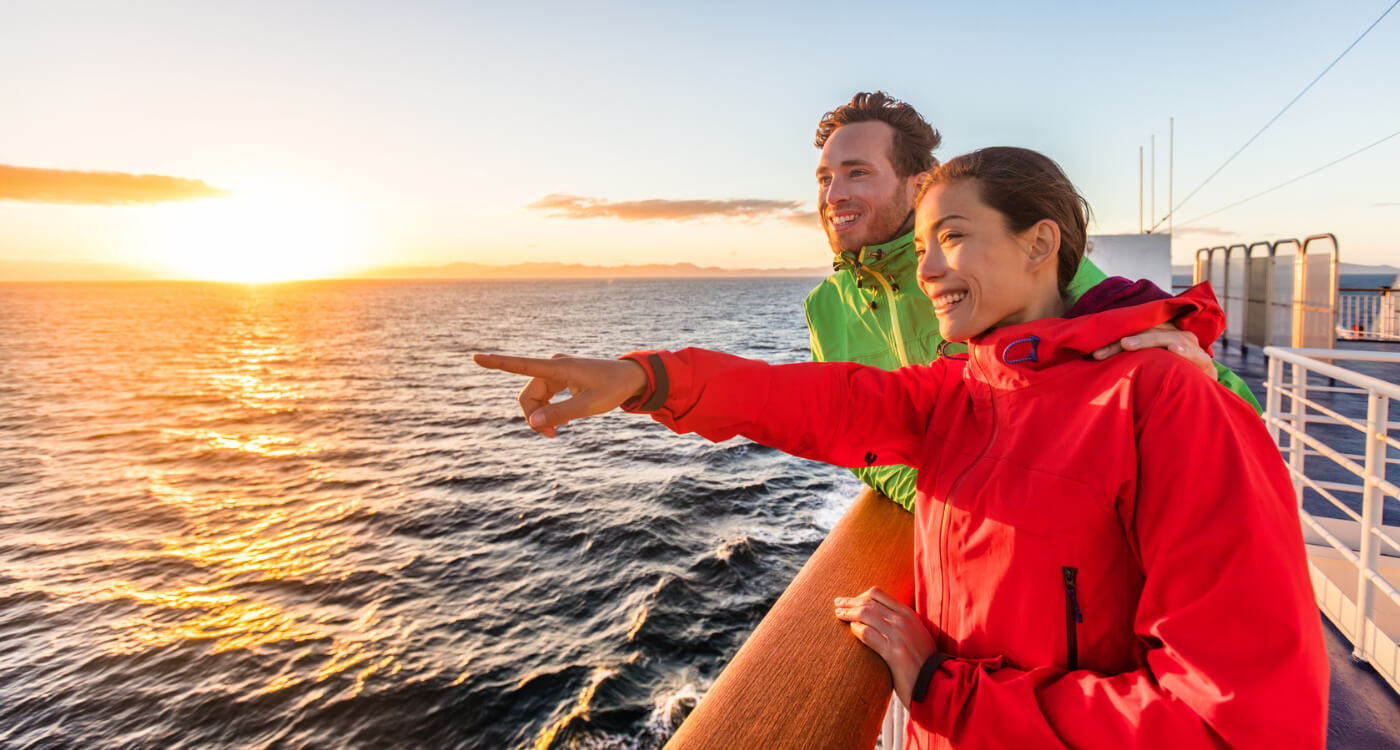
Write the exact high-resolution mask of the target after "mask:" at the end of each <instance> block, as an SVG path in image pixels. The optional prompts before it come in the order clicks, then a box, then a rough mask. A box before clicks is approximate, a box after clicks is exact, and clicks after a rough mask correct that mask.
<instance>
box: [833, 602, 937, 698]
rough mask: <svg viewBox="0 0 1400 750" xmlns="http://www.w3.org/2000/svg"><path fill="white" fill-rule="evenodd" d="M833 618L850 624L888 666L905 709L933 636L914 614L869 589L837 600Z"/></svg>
mask: <svg viewBox="0 0 1400 750" xmlns="http://www.w3.org/2000/svg"><path fill="white" fill-rule="evenodd" d="M836 617H837V619H839V620H844V621H846V622H849V623H850V624H851V632H852V633H854V634H855V636H856V637H857V638H859V639H860V642H861V643H864V644H865V645H867V646H869V647H870V648H871V649H873V650H874V651H875V653H877V654H879V655H880V658H882V659H884V660H885V664H887V665H889V668H890V676H891V677H892V678H893V679H894V692H895V695H896V696H898V697H899V702H900V703H903V704H904V706H905V707H906V708H908V706H909V701H910V696H911V695H913V693H914V679H915V678H916V677H918V676H919V669H920V668H922V667H923V665H924V662H925V661H927V660H928V657H929V655H931V654H932V653H933V652H934V644H933V634H931V633H929V631H928V628H926V627H924V622H923V620H920V619H919V616H918V615H917V614H915V613H914V610H912V609H910V608H909V607H907V606H905V605H904V604H903V603H901V602H899V601H898V600H896V599H895V598H894V597H892V596H890V595H889V594H886V593H885V592H883V591H881V590H880V589H879V587H875V588H872V589H870V590H868V591H866V592H865V593H863V594H860V595H859V596H853V597H837V598H836Z"/></svg>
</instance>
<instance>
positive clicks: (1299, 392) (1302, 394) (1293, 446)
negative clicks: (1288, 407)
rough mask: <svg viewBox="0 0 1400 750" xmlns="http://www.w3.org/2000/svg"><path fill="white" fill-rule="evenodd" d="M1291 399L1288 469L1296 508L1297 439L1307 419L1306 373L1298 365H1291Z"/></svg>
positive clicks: (1299, 496) (1299, 495) (1299, 478)
mask: <svg viewBox="0 0 1400 750" xmlns="http://www.w3.org/2000/svg"><path fill="white" fill-rule="evenodd" d="M1290 395H1291V397H1292V399H1293V414H1292V416H1293V420H1292V421H1293V429H1294V430H1295V431H1296V432H1295V433H1294V434H1292V435H1289V436H1288V468H1289V469H1291V470H1292V471H1291V473H1292V474H1293V477H1292V479H1293V494H1294V499H1295V500H1296V501H1297V503H1298V508H1299V509H1302V507H1303V450H1304V448H1303V441H1302V440H1299V439H1298V436H1299V435H1302V434H1304V433H1306V432H1307V429H1308V426H1307V423H1306V422H1305V421H1304V420H1305V419H1306V418H1307V407H1306V406H1305V405H1304V404H1303V399H1305V398H1307V397H1308V373H1307V371H1306V370H1304V369H1303V366H1302V365H1300V364H1296V363H1295V364H1294V365H1293V392H1292V393H1291V394H1290Z"/></svg>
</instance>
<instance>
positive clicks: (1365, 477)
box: [1264, 346, 1400, 690]
mask: <svg viewBox="0 0 1400 750" xmlns="http://www.w3.org/2000/svg"><path fill="white" fill-rule="evenodd" d="M1264 354H1265V356H1267V357H1268V358H1269V379H1268V382H1267V384H1266V389H1267V408H1266V411H1265V420H1266V421H1267V423H1268V427H1269V432H1270V434H1271V435H1272V436H1273V438H1274V442H1275V443H1276V444H1278V446H1279V449H1280V450H1281V451H1282V453H1283V455H1284V457H1285V458H1286V459H1287V460H1288V469H1289V473H1290V474H1291V475H1292V477H1293V488H1294V493H1295V495H1296V500H1297V502H1298V506H1299V507H1298V512H1299V515H1300V517H1301V519H1302V521H1303V526H1304V532H1305V534H1306V533H1307V532H1308V531H1309V530H1311V531H1312V532H1313V533H1314V534H1315V536H1316V537H1320V538H1321V540H1323V541H1324V542H1325V543H1326V545H1328V546H1330V547H1331V548H1332V550H1335V552H1336V554H1337V555H1339V556H1340V559H1341V560H1345V561H1346V562H1348V563H1350V564H1351V566H1352V567H1353V568H1354V570H1355V571H1356V585H1355V589H1354V590H1353V591H1345V590H1343V588H1344V587H1346V585H1347V582H1344V583H1342V584H1339V583H1338V582H1337V580H1336V579H1332V578H1329V577H1328V576H1327V575H1326V573H1324V572H1323V570H1322V569H1321V568H1320V567H1319V563H1318V560H1317V559H1316V556H1311V555H1310V558H1309V567H1310V569H1311V574H1312V578H1313V587H1314V591H1315V593H1316V594H1317V596H1318V605H1319V607H1320V608H1321V609H1322V611H1323V612H1324V613H1325V614H1326V615H1327V616H1328V618H1329V619H1331V620H1332V621H1333V622H1334V623H1335V624H1336V625H1337V627H1338V629H1340V630H1341V631H1342V632H1343V633H1344V634H1345V635H1346V636H1347V637H1348V638H1349V639H1351V641H1352V643H1353V646H1354V648H1353V650H1352V657H1353V658H1354V659H1356V660H1358V661H1362V662H1367V663H1370V664H1371V665H1372V666H1373V667H1375V669H1376V671H1377V672H1379V673H1380V674H1381V676H1382V677H1384V678H1385V679H1386V681H1388V682H1389V683H1390V684H1391V686H1392V687H1394V688H1395V689H1396V690H1400V652H1397V648H1396V639H1397V638H1400V627H1397V626H1396V623H1395V622H1394V621H1392V622H1390V623H1389V632H1387V629H1386V628H1383V627H1381V626H1380V625H1378V624H1377V617H1376V604H1377V598H1376V597H1377V596H1383V597H1386V598H1388V599H1389V600H1390V601H1391V602H1393V603H1394V605H1395V606H1396V607H1400V591H1397V590H1396V588H1395V586H1394V585H1393V584H1392V583H1391V582H1390V581H1388V580H1386V578H1385V576H1384V575H1383V574H1382V572H1381V561H1382V555H1383V554H1388V555H1389V556H1390V558H1389V561H1388V567H1393V568H1400V560H1397V556H1400V542H1397V541H1396V539H1395V538H1394V537H1392V536H1391V535H1390V534H1388V533H1386V528H1385V527H1384V526H1383V524H1382V515H1383V513H1382V511H1383V509H1384V504H1385V499H1386V498H1387V497H1389V498H1392V499H1394V500H1397V501H1400V488H1397V487H1396V486H1395V485H1394V484H1392V483H1391V482H1389V481H1387V480H1386V478H1385V469H1386V466H1387V464H1390V463H1400V461H1396V460H1393V459H1390V458H1388V452H1389V449H1390V448H1395V449H1397V451H1400V441H1397V440H1396V438H1395V437H1392V435H1391V433H1392V432H1395V431H1400V422H1391V421H1390V402H1391V400H1392V399H1400V385H1397V384H1395V383H1389V382H1386V381H1384V380H1380V379H1378V378H1374V377H1371V376H1369V375H1363V374H1361V373H1359V372H1356V371H1354V370H1349V369H1347V368H1345V367H1340V366H1338V365H1336V364H1333V363H1332V362H1326V361H1323V360H1333V361H1335V360H1353V361H1367V362H1385V363H1394V364H1400V353H1391V352H1376V351H1340V350H1336V349H1286V348H1281V347H1273V346H1270V347H1266V348H1265V349H1264ZM1285 366H1287V367H1288V368H1289V369H1290V376H1291V377H1290V378H1288V380H1287V381H1285V378H1284V369H1285ZM1310 374H1311V375H1316V376H1319V381H1318V382H1316V383H1310V382H1309V380H1308V376H1309V375H1310ZM1321 378H1327V379H1329V380H1328V381H1326V384H1323V381H1322V380H1321ZM1343 394H1353V395H1359V396H1364V397H1365V398H1366V419H1365V421H1364V422H1363V421H1361V420H1359V419H1356V418H1352V417H1348V416H1346V415H1344V414H1342V413H1341V411H1339V409H1338V408H1333V406H1335V405H1336V404H1335V402H1336V401H1338V400H1341V399H1345V398H1349V396H1346V395H1343ZM1322 401H1332V402H1333V406H1329V405H1328V404H1325V403H1321V402H1322ZM1285 402H1287V403H1285ZM1314 425H1318V426H1327V425H1334V426H1344V427H1350V428H1352V429H1355V430H1357V431H1359V432H1360V433H1361V438H1362V444H1363V449H1362V451H1361V452H1360V453H1359V454H1354V453H1344V452H1343V451H1342V450H1338V448H1337V447H1335V446H1334V445H1329V444H1328V443H1327V442H1324V441H1323V438H1322V437H1320V434H1321V433H1326V434H1327V436H1328V439H1329V440H1331V441H1332V442H1334V443H1335V442H1337V441H1338V438H1337V435H1338V433H1337V431H1336V430H1335V429H1334V428H1329V427H1324V430H1321V431H1319V430H1312V431H1311V432H1310V431H1309V427H1310V426H1314ZM1342 434H1346V433H1345V432H1343V433H1342ZM1284 437H1287V440H1286V441H1285V440H1284V439H1283V438H1284ZM1342 442H1347V441H1345V440H1342ZM1308 457H1323V458H1326V459H1329V460H1331V461H1332V462H1333V463H1334V464H1336V465H1337V466H1339V467H1341V468H1342V469H1344V470H1345V471H1346V472H1348V473H1350V474H1353V475H1355V476H1356V477H1357V479H1358V480H1359V481H1357V482H1356V483H1348V482H1333V481H1324V480H1321V479H1318V478H1315V477H1311V476H1308V474H1306V473H1305V472H1304V462H1305V460H1306V459H1307V458H1308ZM1305 488H1306V489H1311V490H1313V491H1314V492H1316V493H1317V494H1318V495H1320V496H1321V497H1322V498H1323V499H1325V500H1327V501H1328V502H1329V503H1331V504H1332V505H1333V506H1335V507H1336V508H1337V509H1338V510H1340V511H1341V513H1342V515H1343V516H1345V517H1346V518H1348V519H1351V521H1352V522H1354V523H1348V522H1346V521H1338V520H1336V519H1330V518H1327V519H1324V518H1319V517H1316V516H1313V515H1312V514H1311V513H1308V512H1306V511H1304V510H1303V508H1302V502H1303V491H1304V489H1305ZM1337 493H1347V494H1352V495H1360V498H1361V502H1360V512H1358V511H1357V510H1356V509H1355V507H1354V506H1355V505H1356V503H1355V502H1353V503H1351V504H1348V503H1345V502H1343V501H1342V500H1340V499H1339V498H1338V497H1337ZM1391 528H1392V529H1393V528H1394V527H1391ZM1353 530H1354V531H1355V533H1356V537H1357V542H1356V543H1351V541H1350V540H1349V539H1348V540H1347V541H1343V539H1342V538H1341V537H1350V536H1351V532H1352V531H1353ZM1383 546H1389V547H1390V549H1391V552H1389V553H1385V552H1384V550H1383Z"/></svg>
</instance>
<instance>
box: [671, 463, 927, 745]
mask: <svg viewBox="0 0 1400 750" xmlns="http://www.w3.org/2000/svg"><path fill="white" fill-rule="evenodd" d="M871 586H879V587H880V588H882V589H884V590H885V591H888V592H889V593H890V594H891V595H893V596H895V597H897V598H899V599H900V600H901V601H905V602H908V601H911V600H912V598H913V590H914V517H913V515H912V514H911V513H908V512H906V511H905V510H904V509H902V508H900V507H899V506H898V505H895V504H894V503H893V502H892V501H890V500H889V499H888V498H886V497H885V496H884V495H881V494H879V493H877V492H875V491H873V490H869V489H867V490H865V491H864V492H862V493H861V494H860V497H858V498H856V501H855V503H854V504H852V505H851V508H850V510H848V511H846V515H845V516H843V517H842V518H841V520H840V521H839V522H838V523H837V524H836V526H835V528H833V529H832V530H831V533H830V534H828V535H827V537H826V539H825V540H823V541H822V543H821V545H820V546H819V547H817V551H816V552H813V553H812V557H811V558H810V559H809V560H807V564H806V565H804V566H803V567H802V570H801V571H799V572H798V574H797V577H796V578H794V579H793V580H792V583H791V584H789V585H788V587H787V590H786V591H784V592H783V595H782V596H780V597H778V601H777V602H776V603H775V604H774V605H773V608H772V609H770V610H769V611H768V614H767V615H766V616H765V617H764V618H763V621H762V622H760V623H759V624H758V627H757V628H755V629H754V631H753V634H752V635H750V636H749V639H748V640H747V641H745V642H744V645H743V646H742V647H741V648H740V649H739V653H738V654H735V656H734V659H733V660H731V661H730V662H729V664H728V666H726V667H725V668H724V671H723V672H721V673H720V675H719V679H717V680H715V684H714V686H713V687H711V688H710V689H709V691H708V692H706V694H705V697H704V699H703V700H701V701H700V703H699V704H698V705H697V706H696V707H695V710H694V711H692V712H691V714H690V716H688V717H686V719H685V721H684V722H682V723H681V726H680V729H678V730H677V731H676V734H675V735H674V736H673V737H671V740H670V742H668V743H666V750H700V749H703V750H719V749H723V750H728V749H729V748H751V747H752V748H759V747H761V748H817V747H820V748H838V749H839V748H853V749H854V748H859V749H860V750H869V749H870V748H871V747H873V746H874V744H875V737H876V735H877V734H879V731H880V720H881V717H882V716H883V715H884V711H885V706H886V703H887V699H888V698H889V696H890V690H891V686H890V673H889V669H888V668H887V667H886V666H885V662H884V661H883V660H881V659H880V657H879V655H877V654H876V653H875V652H874V651H871V650H870V649H869V648H866V647H865V645H864V644H862V643H861V642H860V641H859V640H856V637H855V636H854V635H852V634H851V632H850V627H849V626H848V625H846V624H845V623H843V622H841V621H840V620H837V619H836V616H835V613H834V607H833V604H832V600H833V599H834V598H836V597H837V596H854V595H856V594H859V593H860V592H862V591H864V590H866V589H868V588H870V587H871Z"/></svg>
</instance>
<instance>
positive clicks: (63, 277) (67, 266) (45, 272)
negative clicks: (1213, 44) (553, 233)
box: [0, 260, 1400, 282]
mask: <svg viewBox="0 0 1400 750" xmlns="http://www.w3.org/2000/svg"><path fill="white" fill-rule="evenodd" d="M1191 270H1192V269H1191V266H1189V265H1177V266H1172V274H1173V275H1176V276H1190V275H1191ZM1341 272H1342V273H1344V274H1374V275H1384V274H1390V275H1392V276H1395V275H1400V268H1397V267H1395V266H1390V265H1366V264H1362V263H1343V264H1341ZM829 273H831V267H830V266H825V267H809V268H719V267H716V266H697V265H695V264H694V263H664V264H663V263H650V264H646V265H622V266H587V265H583V264H580V263H535V262H532V263H516V264H514V265H508V266H493V265H486V264H483V263H449V264H446V265H441V266H379V267H376V268H370V269H367V270H365V271H361V272H358V273H354V274H349V275H348V276H347V278H355V279H634V278H736V277H745V276H750V277H769V278H772V277H793V276H799V277H810V278H818V277H822V276H826V275H827V274H829ZM165 278H168V277H165V276H162V275H161V274H158V273H154V272H152V271H149V270H146V269H144V268H139V267H136V266H127V265H120V264H117V263H50V262H44V261H16V260H0V282H3V281H144V280H160V279H165Z"/></svg>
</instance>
